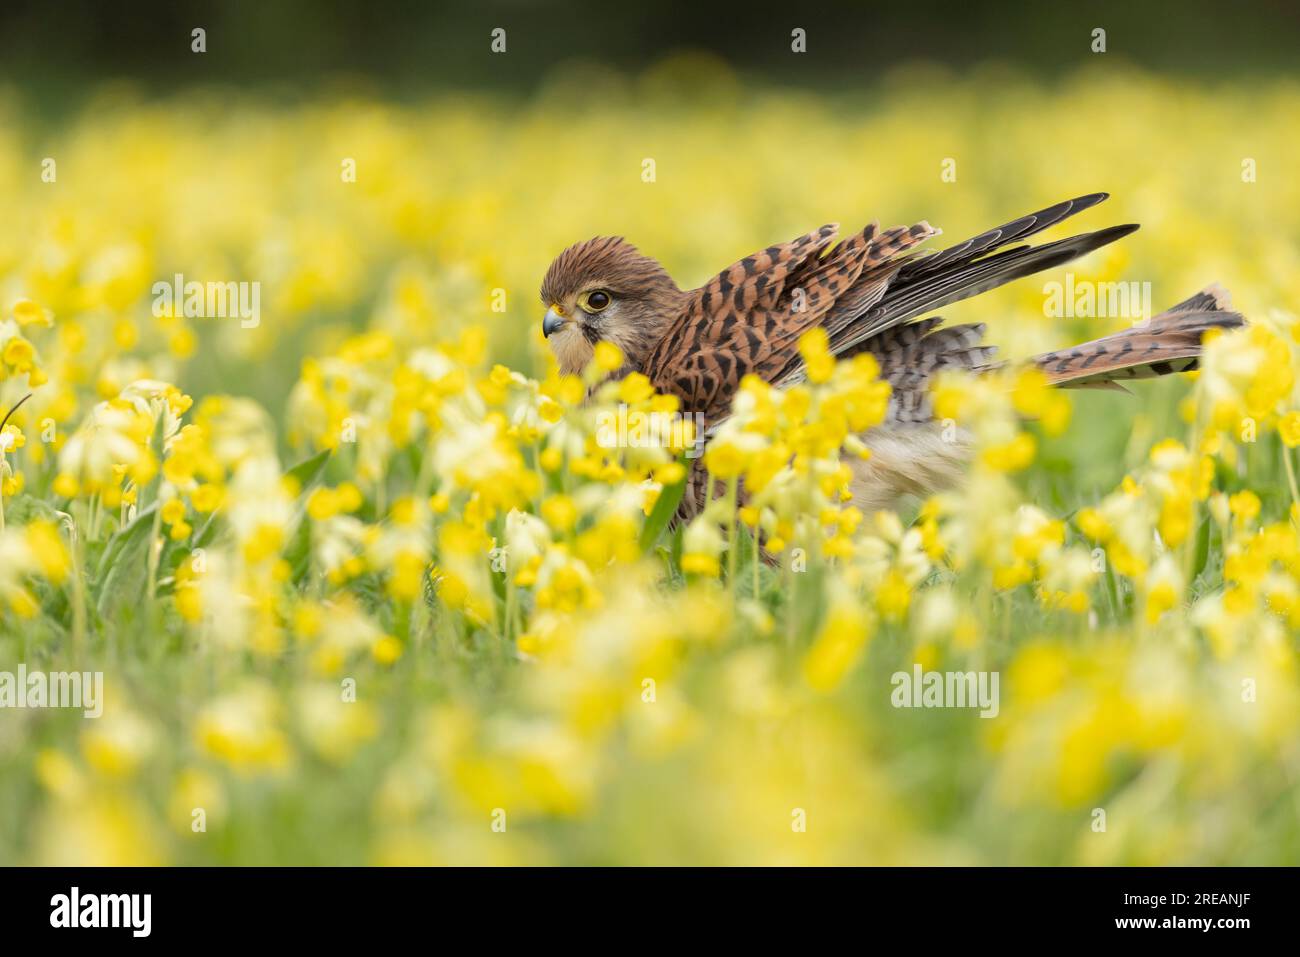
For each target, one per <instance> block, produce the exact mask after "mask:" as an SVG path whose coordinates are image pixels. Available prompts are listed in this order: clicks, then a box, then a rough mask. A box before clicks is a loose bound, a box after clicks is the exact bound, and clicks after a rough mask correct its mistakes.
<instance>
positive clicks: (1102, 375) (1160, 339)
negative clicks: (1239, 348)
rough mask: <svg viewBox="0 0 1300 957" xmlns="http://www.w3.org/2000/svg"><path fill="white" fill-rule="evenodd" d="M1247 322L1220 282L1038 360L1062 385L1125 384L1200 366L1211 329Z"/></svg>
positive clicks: (1097, 386)
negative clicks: (1121, 327)
mask: <svg viewBox="0 0 1300 957" xmlns="http://www.w3.org/2000/svg"><path fill="white" fill-rule="evenodd" d="M1245 324H1246V320H1245V317H1243V316H1242V315H1241V313H1239V312H1234V311H1233V309H1232V302H1231V300H1230V298H1229V296H1228V293H1227V291H1226V290H1225V289H1223V287H1221V286H1219V285H1217V284H1215V285H1212V286H1208V287H1207V288H1205V289H1203V290H1201V291H1200V292H1198V293H1197V294H1196V295H1194V296H1192V297H1190V298H1188V299H1186V300H1184V301H1183V302H1180V303H1178V305H1176V306H1173V307H1171V308H1169V309H1167V310H1165V311H1164V312H1162V313H1160V314H1159V315H1157V316H1153V317H1152V318H1151V320H1150V321H1149V322H1147V323H1145V324H1143V325H1141V326H1134V327H1132V328H1131V329H1125V330H1123V331H1122V332H1116V333H1114V334H1112V335H1109V336H1103V337H1102V338H1100V339H1094V340H1092V341H1091V342H1085V343H1082V344H1080V345H1077V346H1074V347H1073V348H1070V349H1062V350H1060V351H1057V352H1047V353H1044V354H1043V355H1040V356H1037V357H1036V358H1035V359H1034V360H1033V362H1034V363H1035V364H1036V365H1037V366H1038V367H1039V368H1040V369H1042V370H1043V371H1044V372H1045V373H1046V374H1047V378H1048V381H1050V382H1051V383H1052V384H1053V385H1056V386H1059V387H1061V388H1063V389H1089V388H1092V389H1106V388H1121V389H1122V388H1123V386H1122V385H1120V383H1122V382H1126V381H1128V380H1130V379H1154V378H1156V377H1157V376H1162V375H1171V374H1173V373H1175V372H1190V371H1192V370H1193V369H1196V368H1197V367H1198V366H1199V365H1200V356H1201V352H1202V351H1203V348H1204V346H1203V343H1202V340H1203V338H1204V336H1205V333H1206V332H1208V331H1209V330H1211V329H1238V328H1240V327H1241V326H1243V325H1245Z"/></svg>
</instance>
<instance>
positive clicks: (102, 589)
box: [95, 502, 158, 615]
mask: <svg viewBox="0 0 1300 957" xmlns="http://www.w3.org/2000/svg"><path fill="white" fill-rule="evenodd" d="M157 511H158V504H157V503H156V502H155V503H154V504H152V505H150V506H149V507H148V508H146V509H144V510H143V511H141V512H138V513H137V514H136V516H135V518H134V519H132V520H131V521H130V522H129V523H128V524H126V525H125V526H123V527H122V528H119V529H118V530H117V531H116V532H114V533H113V535H112V537H110V538H109V540H108V545H107V546H105V548H104V554H103V555H101V556H100V559H99V569H98V572H97V574H96V576H95V577H96V579H97V580H98V582H99V599H98V608H99V611H100V614H103V615H111V614H112V613H113V611H114V610H115V609H117V608H120V607H122V605H123V604H128V605H134V604H138V603H139V602H140V601H141V599H142V598H143V597H144V589H145V579H146V577H147V576H148V574H149V542H150V539H151V538H152V537H153V519H154V513H155V512H157Z"/></svg>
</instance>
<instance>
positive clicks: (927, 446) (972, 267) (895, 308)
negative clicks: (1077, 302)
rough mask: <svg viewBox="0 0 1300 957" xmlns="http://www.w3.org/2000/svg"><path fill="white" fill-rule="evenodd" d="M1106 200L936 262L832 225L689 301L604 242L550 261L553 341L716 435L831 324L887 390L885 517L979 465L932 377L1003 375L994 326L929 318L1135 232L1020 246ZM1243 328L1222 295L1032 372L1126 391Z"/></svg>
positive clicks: (916, 238)
mask: <svg viewBox="0 0 1300 957" xmlns="http://www.w3.org/2000/svg"><path fill="white" fill-rule="evenodd" d="M1106 198H1107V194H1106V193H1093V194H1091V195H1088V196H1081V197H1079V198H1077V199H1071V200H1066V201H1065V202H1062V203H1057V204H1056V205H1055V206H1049V207H1048V208H1046V209H1043V210H1040V211H1039V212H1036V213H1031V214H1030V215H1028V216H1023V217H1021V218H1020V219H1016V220H1013V221H1012V222H1009V223H1007V224H1006V225H1004V226H999V227H998V228H997V229H990V230H988V231H987V232H984V233H981V234H980V235H978V236H976V237H974V238H973V239H968V240H966V241H965V242H961V243H957V244H956V245H955V246H950V247H948V248H947V249H943V250H941V251H937V252H935V251H930V250H920V249H917V248H915V247H917V246H918V245H919V244H920V243H922V242H924V241H925V240H927V239H929V238H930V237H932V236H936V235H938V234H939V230H937V229H935V228H934V227H932V226H931V225H930V224H929V223H927V222H924V221H922V222H920V223H917V224H916V225H915V226H912V227H910V228H908V227H903V226H899V227H895V228H893V229H886V230H884V231H881V229H880V228H879V226H878V225H877V224H876V223H872V224H871V225H869V226H867V227H866V228H865V229H863V230H862V231H861V232H860V233H857V234H855V235H853V236H851V237H850V238H849V239H847V240H845V241H844V242H842V243H839V244H838V245H836V244H835V237H836V234H837V231H838V227H837V226H836V225H834V224H832V225H827V226H823V227H821V228H820V229H816V230H813V231H812V232H810V233H807V234H805V235H803V236H800V237H798V238H796V239H793V240H791V241H790V242H787V243H779V244H777V245H774V246H769V247H767V248H766V249H764V250H761V251H759V252H757V253H754V254H753V255H752V256H746V257H745V258H744V259H742V260H740V261H739V262H737V263H735V264H734V265H732V266H730V267H728V268H727V269H725V270H723V271H722V272H721V273H719V274H718V275H717V276H715V277H714V278H712V279H710V280H709V281H708V282H706V283H705V284H704V285H703V286H701V287H699V288H698V289H692V290H682V289H680V288H678V286H677V284H676V283H675V282H674V281H673V280H672V277H670V276H669V275H668V273H667V272H666V271H665V270H664V268H663V266H661V265H660V264H659V263H658V262H657V261H655V260H654V259H651V258H650V257H648V256H644V255H642V254H641V253H640V252H638V251H637V249H636V248H635V247H633V246H631V245H630V244H628V243H627V242H625V241H624V240H623V239H622V238H621V237H597V238H595V239H589V240H587V241H586V242H582V243H578V244H576V245H574V246H570V247H569V248H568V249H566V250H564V252H562V253H560V255H559V256H557V257H556V259H555V261H554V262H553V263H551V266H550V268H549V269H548V270H547V272H546V278H545V279H544V280H543V282H542V289H541V295H542V303H543V304H544V305H545V306H546V307H547V311H546V318H545V320H544V321H543V323H542V331H543V333H544V334H545V336H546V337H547V339H548V340H549V342H550V345H551V347H552V349H553V350H554V352H555V355H556V357H557V358H558V359H559V365H560V368H561V370H562V371H563V372H566V373H578V372H580V371H581V370H582V369H583V368H584V367H585V366H586V365H587V363H588V361H589V360H590V359H591V357H592V354H593V349H594V347H595V344H596V343H597V342H600V341H602V340H603V341H607V342H612V343H614V344H615V345H617V346H618V347H619V348H620V349H621V350H622V353H623V355H624V357H625V366H624V368H623V369H622V370H620V372H619V373H616V374H627V373H628V372H631V371H638V372H641V373H643V374H644V375H646V376H647V377H648V378H649V379H650V381H651V382H652V383H653V384H654V386H655V388H656V389H657V390H658V391H660V392H663V393H668V394H671V395H675V396H677V397H678V399H679V400H680V402H681V411H682V413H683V414H684V415H688V416H693V417H695V421H700V420H701V419H702V420H703V422H704V423H706V426H708V425H716V423H717V422H719V421H720V420H721V419H723V418H725V417H726V415H727V414H728V412H729V410H730V407H731V401H732V399H733V397H734V396H735V394H736V391H737V389H738V387H739V385H740V381H741V379H742V378H743V377H744V376H745V375H746V374H749V373H753V374H755V375H757V376H759V377H761V378H762V379H764V380H765V381H767V382H769V383H772V384H774V385H776V386H787V385H791V384H794V383H796V382H799V381H800V380H801V379H802V378H803V376H804V369H803V359H802V357H801V355H800V353H799V349H798V343H799V337H800V336H801V335H802V334H803V333H804V332H806V331H807V330H809V329H811V328H813V327H814V326H822V327H823V328H824V329H825V330H826V332H827V335H828V338H829V342H830V350H831V352H832V354H833V355H835V356H836V357H838V358H841V359H842V358H848V357H850V356H853V355H856V354H858V353H860V352H864V351H865V352H870V353H871V354H873V355H874V356H875V357H876V359H877V361H878V362H879V364H880V375H881V378H883V379H884V380H886V381H887V382H889V384H890V386H891V387H892V390H893V391H892V395H891V397H890V401H889V410H888V414H887V417H886V421H885V422H884V423H883V424H882V425H880V426H879V427H877V428H875V429H872V430H871V431H870V432H868V433H867V434H866V435H865V436H863V440H864V442H865V443H866V445H867V446H868V447H869V448H870V449H871V450H872V454H871V456H870V457H869V458H867V459H866V460H857V459H855V460H854V461H853V466H854V473H855V475H854V482H853V493H854V503H855V504H856V505H858V506H859V507H860V508H863V509H864V510H874V509H879V508H888V507H890V506H892V505H893V504H894V503H895V502H896V500H897V499H898V498H899V497H900V496H902V495H904V494H915V495H921V496H925V495H929V494H931V493H933V492H935V491H939V490H941V489H944V488H947V487H950V486H952V485H953V484H954V483H955V482H956V481H957V480H958V479H959V478H960V476H961V475H962V472H963V469H964V465H965V462H966V459H967V457H968V455H969V452H970V449H969V445H968V443H967V442H966V441H965V440H959V441H956V442H954V441H951V440H947V441H945V440H944V439H943V437H942V433H941V429H940V427H939V425H938V423H936V422H935V421H934V418H933V414H932V412H931V402H930V385H931V380H932V378H933V377H934V375H935V374H936V373H938V372H939V371H941V370H944V369H953V368H960V369H971V370H975V371H977V372H978V371H982V370H990V369H992V368H994V367H995V366H996V363H994V362H993V355H994V353H995V351H996V350H995V347H993V346H988V345H984V344H982V341H981V340H982V338H983V334H984V325H983V324H967V325H957V326H947V327H943V326H941V323H942V322H943V320H942V318H941V317H939V316H930V317H928V318H922V317H923V316H924V315H925V314H926V313H928V312H931V311H932V310H934V309H938V308H940V307H942V306H947V305H950V304H951V303H955V302H959V301H960V300H963V299H967V298H969V297H971V296H974V295H978V294H979V293H982V292H986V291H988V290H990V289H994V288H996V287H997V286H1001V285H1002V284H1003V283H1006V282H1010V281H1011V280H1013V279H1018V278H1020V277H1022V276H1028V275H1031V274H1033V273H1036V272H1039V271H1040V270H1044V269H1050V268H1052V267H1054V266H1060V265H1063V264H1065V263H1067V262H1070V261H1071V260H1073V259H1076V258H1077V257H1079V256H1082V255H1084V254H1086V253H1089V252H1092V251H1093V250H1095V249H1098V248H1100V247H1102V246H1104V245H1106V244H1107V243H1110V242H1113V241H1115V240H1117V239H1119V238H1120V237H1122V236H1127V235H1128V234H1129V233H1131V232H1133V231H1135V230H1136V229H1137V228H1138V227H1137V225H1135V224H1128V225H1122V226H1111V227H1109V228H1107V229H1101V230H1098V231H1096V232H1091V233H1081V234H1079V235H1076V236H1071V237H1069V238H1067V239H1061V240H1057V241H1055V242H1049V243H1043V244H1042V245H1038V246H1032V245H1027V244H1024V243H1023V240H1026V239H1028V238H1029V237H1031V236H1033V235H1035V234H1036V233H1039V232H1042V231H1043V230H1045V229H1047V228H1048V227H1050V226H1054V225H1056V224H1057V223H1059V222H1061V221H1062V220H1064V219H1066V218H1067V217H1069V216H1072V215H1074V214H1075V213H1078V212H1081V211H1082V210H1085V209H1088V208H1090V207H1092V206H1095V205H1096V204H1098V203H1100V202H1101V201H1102V200H1104V199H1106ZM1244 322H1245V320H1244V319H1243V318H1242V316H1241V315H1240V314H1238V313H1236V312H1233V311H1231V305H1230V303H1229V301H1228V295H1227V293H1226V292H1225V291H1224V290H1222V289H1221V288H1220V287H1219V286H1217V285H1213V286H1210V287H1209V288H1207V289H1205V290H1204V291H1202V292H1200V293H1197V294H1196V295H1194V296H1192V297H1191V298H1190V299H1187V300H1185V301H1184V302H1180V303H1179V304H1178V305H1176V306H1174V307H1172V308H1171V309H1168V310H1167V311H1165V312H1162V313H1160V314H1159V315H1157V316H1154V317H1152V318H1151V319H1150V320H1149V321H1147V322H1145V323H1142V324H1140V325H1134V326H1133V327H1131V328H1128V329H1125V330H1123V331H1121V332H1117V333H1115V334H1113V335H1109V336H1105V337H1103V338H1101V339H1096V340H1093V341H1091V342H1086V343H1083V344H1082V345H1077V346H1075V347H1073V348H1071V349H1065V350H1062V351H1059V352H1049V353H1046V354H1044V355H1040V356H1037V357H1035V358H1033V359H1031V360H1030V362H1032V363H1033V364H1035V365H1037V366H1038V367H1039V368H1041V369H1042V370H1043V372H1044V373H1046V375H1047V378H1048V380H1049V381H1050V382H1052V383H1054V384H1056V385H1058V386H1062V387H1066V388H1078V387H1094V388H1107V387H1109V388H1119V386H1118V385H1117V383H1118V382H1120V381H1122V380H1127V379H1142V378H1150V377H1154V376H1162V375H1168V374H1170V373H1174V372H1186V371H1188V370H1191V369H1195V368H1196V366H1197V362H1198V357H1199V356H1200V354H1201V338H1202V335H1203V334H1204V333H1205V332H1206V331H1207V330H1209V329H1211V328H1225V329H1231V328H1236V327H1238V326H1241V325H1242V324H1243V323H1244ZM705 481H706V480H705V476H704V475H703V472H702V469H700V468H699V467H698V461H697V468H696V469H695V470H694V472H693V473H692V476H691V484H690V487H689V489H688V494H687V495H686V496H685V497H684V498H683V503H682V511H681V512H680V513H679V514H680V515H683V516H689V515H692V514H694V513H696V512H697V511H698V510H699V508H700V507H701V506H702V504H703V502H704V500H705V494H704V493H705Z"/></svg>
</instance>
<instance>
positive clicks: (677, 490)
mask: <svg viewBox="0 0 1300 957" xmlns="http://www.w3.org/2000/svg"><path fill="white" fill-rule="evenodd" d="M680 461H681V463H682V464H683V465H684V466H686V474H685V475H684V476H683V477H682V480H681V481H680V482H676V483H674V484H672V485H665V486H664V487H663V488H662V489H661V490H660V491H659V498H658V499H656V500H655V507H654V508H653V509H651V511H650V517H649V518H647V519H646V520H645V525H643V526H642V527H641V540H640V543H639V544H640V546H641V554H642V555H644V554H646V553H647V552H649V551H650V549H652V548H654V546H655V543H656V542H658V541H659V536H660V535H662V534H663V530H664V529H665V528H667V527H668V523H669V522H670V521H671V520H672V517H673V516H674V515H675V514H677V506H678V505H679V504H681V501H682V495H683V494H685V492H686V482H687V480H688V479H689V478H690V476H691V463H690V462H688V461H686V457H685V456H682V458H681V460H680Z"/></svg>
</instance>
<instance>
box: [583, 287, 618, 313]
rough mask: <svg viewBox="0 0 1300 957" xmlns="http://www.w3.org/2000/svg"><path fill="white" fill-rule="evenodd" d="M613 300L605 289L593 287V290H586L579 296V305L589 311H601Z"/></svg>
mask: <svg viewBox="0 0 1300 957" xmlns="http://www.w3.org/2000/svg"><path fill="white" fill-rule="evenodd" d="M613 301H614V300H613V299H612V298H610V295H609V293H607V292H606V291H605V290H603V289H593V290H592V291H591V292H584V293H583V294H582V295H581V296H579V297H578V305H580V306H581V307H582V308H583V309H585V310H587V312H600V311H601V310H602V309H604V308H605V307H606V306H608V305H609V304H610V303H611V302H613Z"/></svg>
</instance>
